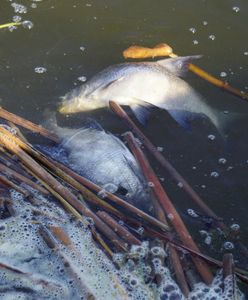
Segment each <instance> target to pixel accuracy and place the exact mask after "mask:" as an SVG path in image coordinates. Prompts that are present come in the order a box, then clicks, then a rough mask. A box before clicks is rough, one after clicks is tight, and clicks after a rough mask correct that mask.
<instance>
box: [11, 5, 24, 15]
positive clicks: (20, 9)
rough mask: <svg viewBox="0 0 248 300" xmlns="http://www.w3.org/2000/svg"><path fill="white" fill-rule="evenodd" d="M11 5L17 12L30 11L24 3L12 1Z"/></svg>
mask: <svg viewBox="0 0 248 300" xmlns="http://www.w3.org/2000/svg"><path fill="white" fill-rule="evenodd" d="M11 6H12V7H13V8H14V11H15V13H19V14H26V13H27V11H28V10H27V7H26V6H24V5H22V4H18V3H12V4H11Z"/></svg>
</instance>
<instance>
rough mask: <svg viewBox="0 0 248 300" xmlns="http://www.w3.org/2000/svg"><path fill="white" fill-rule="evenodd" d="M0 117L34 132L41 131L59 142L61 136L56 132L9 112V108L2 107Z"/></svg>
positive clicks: (43, 134) (40, 132)
mask: <svg viewBox="0 0 248 300" xmlns="http://www.w3.org/2000/svg"><path fill="white" fill-rule="evenodd" d="M0 118H2V119H5V120H7V121H10V122H12V123H14V124H16V125H19V126H21V127H23V128H26V129H29V130H31V131H32V132H35V133H39V134H41V135H42V136H44V137H46V138H48V139H50V140H51V141H53V142H56V143H58V142H59V138H58V137H57V136H56V135H55V134H54V133H51V132H50V131H48V130H47V129H45V128H43V127H42V126H41V125H36V124H34V123H32V122H30V121H28V120H26V119H24V118H22V117H19V116H17V115H15V114H13V113H10V112H8V111H7V110H5V109H3V108H2V107H0Z"/></svg>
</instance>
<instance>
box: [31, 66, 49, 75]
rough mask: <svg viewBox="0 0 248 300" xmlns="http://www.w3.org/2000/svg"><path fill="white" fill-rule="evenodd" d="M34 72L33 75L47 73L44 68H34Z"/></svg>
mask: <svg viewBox="0 0 248 300" xmlns="http://www.w3.org/2000/svg"><path fill="white" fill-rule="evenodd" d="M34 71H35V73H38V74H42V73H45V72H46V71H47V69H46V68H45V67H36V68H34Z"/></svg>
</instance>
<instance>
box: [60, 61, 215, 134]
mask: <svg viewBox="0 0 248 300" xmlns="http://www.w3.org/2000/svg"><path fill="white" fill-rule="evenodd" d="M195 58H199V56H188V57H178V58H172V59H162V60H158V61H156V62H134V63H123V64H118V65H113V66H110V67H108V68H106V69H105V70H103V71H101V72H100V73H98V74H96V75H95V76H93V77H92V78H91V79H90V80H89V81H88V82H87V83H85V84H83V85H82V86H80V87H79V88H76V89H74V90H72V91H71V92H69V93H67V94H66V95H65V96H64V97H63V101H62V104H61V107H60V109H59V111H60V112H61V113H64V114H68V113H76V112H82V111H89V110H94V109H98V108H102V107H105V106H107V105H108V103H109V101H110V100H113V101H116V102H118V103H119V104H122V105H129V106H130V108H131V109H132V110H133V112H134V114H135V115H136V117H137V118H138V120H139V121H140V122H141V123H145V121H146V119H147V118H148V117H149V114H150V107H151V106H156V107H159V108H162V109H166V110H167V111H168V112H169V113H170V114H171V115H172V117H173V118H174V119H175V120H176V121H177V122H178V123H179V124H181V125H182V126H184V127H185V126H187V119H188V117H189V113H197V114H204V115H206V116H207V117H208V118H209V119H210V120H211V121H212V122H213V123H214V124H215V126H216V127H217V128H218V126H219V120H218V118H217V116H216V113H215V111H214V110H213V109H211V108H210V107H209V106H208V105H207V104H206V103H205V102H204V99H203V98H202V97H201V96H200V95H199V94H198V93H197V92H196V91H195V90H194V89H193V88H192V87H191V86H190V85H189V84H188V83H186V82H185V81H184V80H183V79H181V78H180V76H183V75H184V73H185V72H186V71H187V69H188V68H187V66H188V63H189V62H190V61H191V60H192V59H195Z"/></svg>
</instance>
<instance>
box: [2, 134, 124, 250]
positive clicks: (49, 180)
mask: <svg viewBox="0 0 248 300" xmlns="http://www.w3.org/2000/svg"><path fill="white" fill-rule="evenodd" d="M1 132H2V134H1V135H0V143H1V144H2V145H3V146H4V147H5V148H6V149H8V151H10V152H11V153H14V154H15V155H16V156H17V157H18V158H19V159H20V160H21V161H22V162H23V164H24V165H26V166H27V167H28V168H29V169H30V170H31V171H32V172H33V173H34V174H35V175H36V176H37V177H38V179H40V180H42V181H43V183H44V182H45V183H46V186H49V187H50V188H51V189H50V191H51V190H53V191H55V192H56V195H57V194H58V195H60V197H62V198H64V199H65V201H66V202H68V203H69V204H70V205H71V206H73V207H74V209H76V210H77V211H78V212H79V213H81V214H82V215H84V216H87V217H89V218H92V220H93V221H94V223H95V226H96V228H97V229H98V230H99V231H100V232H102V233H103V234H105V235H106V236H107V237H108V238H109V239H110V241H111V242H112V243H113V244H114V245H115V246H116V247H117V248H118V249H119V250H121V251H126V247H125V245H124V243H123V242H122V241H121V240H120V239H119V237H118V236H117V235H116V234H115V233H114V232H113V231H112V230H111V228H110V227H109V226H107V225H106V224H105V223H104V222H102V220H101V219H100V218H99V217H97V216H96V215H95V214H94V213H93V212H92V211H91V210H90V209H88V208H87V207H85V206H84V205H83V204H82V202H80V201H79V200H78V199H77V197H76V196H75V195H74V194H72V193H71V192H70V191H69V190H68V189H67V188H65V187H64V186H63V185H62V184H61V183H60V182H59V181H57V180H56V179H55V178H54V177H53V176H52V175H50V174H49V173H48V172H47V171H46V170H45V169H43V168H42V167H41V166H40V165H39V164H38V163H37V162H36V161H35V160H34V159H33V158H31V157H30V156H29V155H28V154H27V153H26V152H24V151H23V150H22V149H21V148H20V147H19V146H18V144H16V143H15V141H16V140H17V141H19V143H20V142H21V141H20V140H19V139H18V138H17V137H15V138H14V137H13V136H12V135H11V134H10V133H9V132H8V131H7V130H6V129H4V128H1ZM60 201H61V198H60ZM63 204H64V205H65V203H63Z"/></svg>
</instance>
